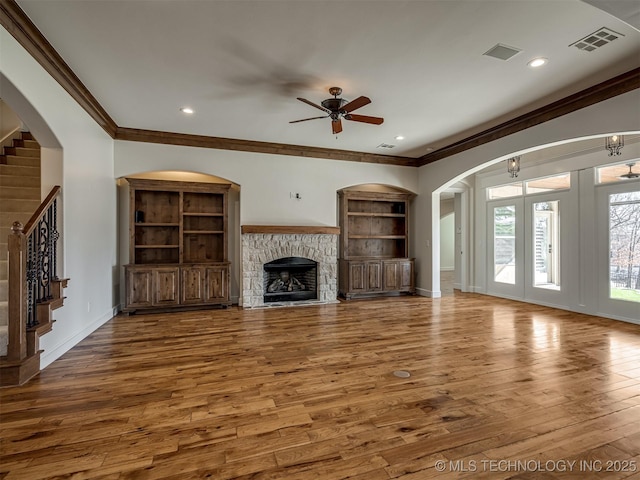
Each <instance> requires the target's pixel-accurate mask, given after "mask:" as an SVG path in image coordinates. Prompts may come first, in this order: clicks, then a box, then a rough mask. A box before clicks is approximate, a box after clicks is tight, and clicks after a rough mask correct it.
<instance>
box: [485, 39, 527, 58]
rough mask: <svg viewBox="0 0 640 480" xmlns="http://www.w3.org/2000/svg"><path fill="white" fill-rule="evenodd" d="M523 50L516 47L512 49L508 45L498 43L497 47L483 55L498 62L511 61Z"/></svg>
mask: <svg viewBox="0 0 640 480" xmlns="http://www.w3.org/2000/svg"><path fill="white" fill-rule="evenodd" d="M521 51H522V50H520V49H519V48H515V47H510V46H508V45H503V44H502V43H498V44H497V45H496V46H495V47H492V48H490V49H489V50H487V51H486V52H484V53H483V55H486V56H487V57H493V58H497V59H498V60H509V59H510V58H511V57H514V56H516V55H517V54H519V53H520V52H521Z"/></svg>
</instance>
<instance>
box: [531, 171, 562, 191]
mask: <svg viewBox="0 0 640 480" xmlns="http://www.w3.org/2000/svg"><path fill="white" fill-rule="evenodd" d="M569 188H571V174H570V173H562V174H560V175H554V176H552V177H544V178H537V179H535V180H529V181H528V182H527V193H540V192H549V191H551V190H565V189H569Z"/></svg>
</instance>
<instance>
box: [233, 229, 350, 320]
mask: <svg viewBox="0 0 640 480" xmlns="http://www.w3.org/2000/svg"><path fill="white" fill-rule="evenodd" d="M241 232H242V306H243V307H244V308H256V307H266V306H289V305H301V304H318V303H319V304H323V303H337V295H338V235H339V233H340V229H339V228H338V227H323V226H318V227H313V226H264V225H243V226H242V229H241ZM291 257H300V258H302V259H304V261H305V262H306V263H309V264H310V263H315V264H316V273H315V275H316V279H317V281H316V288H315V290H316V291H317V293H316V295H315V298H303V297H305V296H306V297H308V295H305V294H301V295H300V294H298V295H290V296H288V297H289V298H287V297H286V296H280V297H277V299H276V300H274V301H267V302H265V290H266V286H265V282H266V281H267V280H266V279H265V274H266V270H265V265H267V270H269V269H270V267H269V266H268V265H269V264H270V262H274V261H276V262H277V261H283V259H290V258H291ZM285 261H288V260H285ZM272 265H277V263H276V264H272ZM276 268H278V267H276ZM296 269H297V270H298V272H299V271H300V269H298V268H296ZM280 270H282V269H280ZM288 271H289V274H290V275H293V276H294V277H297V275H296V273H292V272H293V269H291V268H290V269H289V270H288ZM307 278H308V277H307ZM272 281H273V279H272ZM299 281H300V282H301V283H303V284H304V281H302V280H299ZM305 281H306V282H309V280H308V279H307V280H305ZM274 293H275V292H274ZM296 296H298V297H299V298H292V297H296Z"/></svg>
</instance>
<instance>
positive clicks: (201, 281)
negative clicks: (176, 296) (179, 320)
mask: <svg viewBox="0 0 640 480" xmlns="http://www.w3.org/2000/svg"><path fill="white" fill-rule="evenodd" d="M205 275H206V271H205V269H204V268H203V267H188V268H182V269H181V271H180V302H181V303H182V304H183V305H197V304H200V303H203V302H204V297H205V294H204V292H205Z"/></svg>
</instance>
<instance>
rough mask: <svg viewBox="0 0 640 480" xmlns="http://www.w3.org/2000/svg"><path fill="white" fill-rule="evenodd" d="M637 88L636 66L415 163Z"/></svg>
mask: <svg viewBox="0 0 640 480" xmlns="http://www.w3.org/2000/svg"><path fill="white" fill-rule="evenodd" d="M637 88H640V68H635V69H633V70H630V71H628V72H626V73H623V74H621V75H618V76H617V77H613V78H610V79H609V80H605V81H604V82H602V83H599V84H597V85H594V86H592V87H589V88H586V89H584V90H582V91H580V92H578V93H574V94H573V95H569V96H568V97H565V98H562V99H560V100H558V101H556V102H553V103H550V104H548V105H545V106H544V107H540V108H538V109H536V110H533V111H532V112H529V113H525V114H524V115H520V116H519V117H516V118H514V119H512V120H509V121H506V122H504V123H501V124H500V125H496V126H495V127H491V128H489V129H487V130H484V131H482V132H480V133H477V134H475V135H471V136H470V137H467V138H465V139H463V140H460V141H459V142H455V143H452V144H451V145H447V146H446V147H443V148H440V149H438V150H436V151H434V152H430V153H428V154H426V155H424V156H422V157H420V158H418V159H417V162H416V164H417V166H418V167H421V166H423V165H427V164H428V163H432V162H435V161H437V160H441V159H443V158H446V157H450V156H452V155H455V154H457V153H461V152H464V151H466V150H470V149H472V148H475V147H479V146H480V145H484V144H485V143H489V142H493V141H495V140H498V139H499V138H502V137H506V136H508V135H512V134H514V133H517V132H520V131H522V130H526V129H527V128H530V127H533V126H535V125H539V124H541V123H544V122H548V121H549V120H553V119H554V118H558V117H561V116H563V115H566V114H568V113H571V112H575V111H576V110H580V109H581V108H585V107H588V106H589V105H594V104H596V103H599V102H602V101H604V100H608V99H609V98H613V97H616V96H618V95H622V94H623V93H627V92H630V91H631V90H635V89H637Z"/></svg>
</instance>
